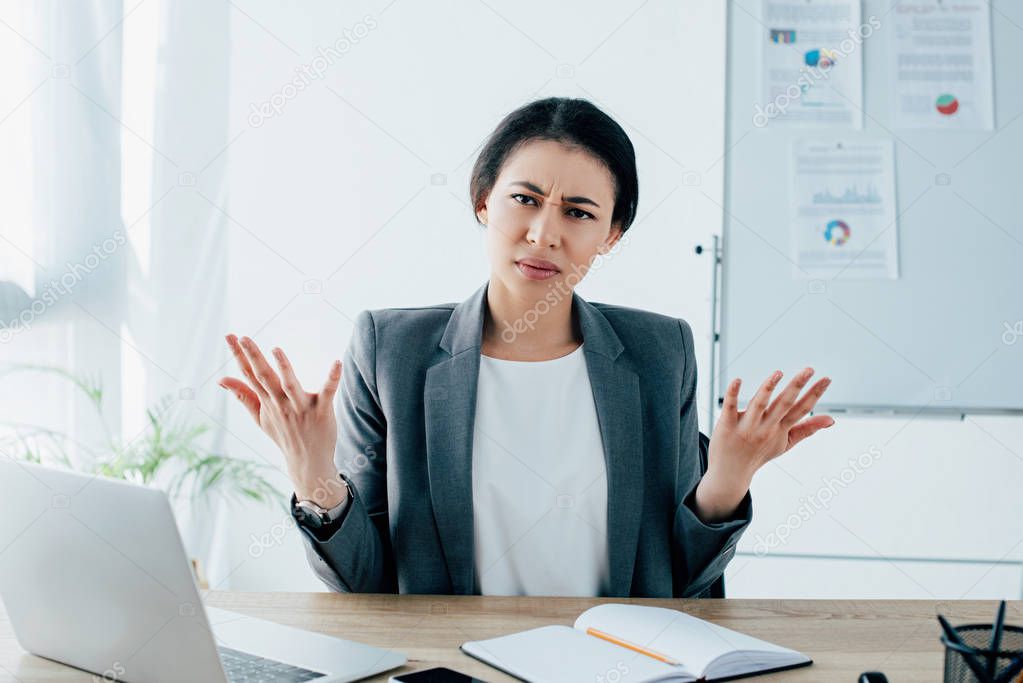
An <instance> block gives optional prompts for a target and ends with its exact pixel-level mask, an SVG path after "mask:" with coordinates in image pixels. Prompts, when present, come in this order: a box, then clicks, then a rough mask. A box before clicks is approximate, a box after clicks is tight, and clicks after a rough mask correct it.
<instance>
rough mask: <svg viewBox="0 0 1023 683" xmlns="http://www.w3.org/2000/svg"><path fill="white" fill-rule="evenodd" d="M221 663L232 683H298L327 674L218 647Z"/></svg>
mask: <svg viewBox="0 0 1023 683" xmlns="http://www.w3.org/2000/svg"><path fill="white" fill-rule="evenodd" d="M217 650H218V651H219V652H220V661H221V662H222V663H223V664H224V671H225V672H226V673H227V680H229V681H231V683H261V682H263V681H265V682H266V683H293V682H294V683H297V682H298V681H312V680H315V679H317V678H323V677H324V676H326V675H327V674H323V673H320V672H319V671H310V670H309V669H303V668H302V667H300V666H292V665H291V664H285V663H284V662H278V661H277V660H276V659H267V658H266V657H260V656H258V655H254V654H250V653H248V652H242V651H240V650H232V649H231V648H229V647H224V646H222V645H220V646H218V647H217Z"/></svg>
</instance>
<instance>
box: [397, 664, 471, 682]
mask: <svg viewBox="0 0 1023 683" xmlns="http://www.w3.org/2000/svg"><path fill="white" fill-rule="evenodd" d="M390 683H487V682H486V681H484V680H483V679H482V678H473V677H472V676H467V675H465V674H463V673H458V672H457V671H452V670H451V669H446V668H444V667H442V666H439V667H437V668H436V669H423V670H422V671H414V672H413V673H410V674H401V675H400V676H391V681H390Z"/></svg>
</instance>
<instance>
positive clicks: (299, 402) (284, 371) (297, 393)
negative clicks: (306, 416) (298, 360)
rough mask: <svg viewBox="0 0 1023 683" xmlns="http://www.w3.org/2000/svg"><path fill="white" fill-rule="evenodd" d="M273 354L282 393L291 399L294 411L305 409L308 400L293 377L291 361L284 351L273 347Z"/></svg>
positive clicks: (296, 379) (293, 371) (300, 385)
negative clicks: (279, 376) (278, 370)
mask: <svg viewBox="0 0 1023 683" xmlns="http://www.w3.org/2000/svg"><path fill="white" fill-rule="evenodd" d="M273 354H274V358H276V359H277V365H278V367H280V369H281V385H282V386H283V387H284V393H285V394H287V395H288V398H290V399H291V402H292V403H293V404H294V405H295V409H296V410H301V409H303V408H305V407H306V405H307V404H308V403H309V399H308V398H307V397H306V392H305V390H304V389H303V388H302V384H301V383H300V382H299V381H298V378H297V377H295V370H294V368H292V366H291V361H289V360H288V357H287V356H285V355H284V350H283V349H281V348H280V347H275V348H274V350H273Z"/></svg>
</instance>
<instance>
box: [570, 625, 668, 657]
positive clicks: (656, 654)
mask: <svg viewBox="0 0 1023 683" xmlns="http://www.w3.org/2000/svg"><path fill="white" fill-rule="evenodd" d="M586 633H587V634H589V635H591V636H596V637H598V638H602V639H603V640H606V641H608V642H609V643H614V644H615V645H621V646H622V647H627V648H629V649H630V650H632V651H633V652H638V653H640V654H641V655H646V656H647V657H653V658H654V659H656V660H657V661H659V662H664V663H665V664H671V665H672V666H682V662H680V661H678V660H676V659H672V658H671V657H669V656H667V655H662V654H661V653H660V652H657V651H656V650H651V649H650V648H646V647H643V646H642V645H636V644H635V643H630V642H629V641H627V640H622V639H621V638H616V637H615V636H613V635H611V634H610V633H604V632H603V631H598V630H597V629H595V628H593V627H590V628H588V629H586Z"/></svg>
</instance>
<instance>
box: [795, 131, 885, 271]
mask: <svg viewBox="0 0 1023 683" xmlns="http://www.w3.org/2000/svg"><path fill="white" fill-rule="evenodd" d="M790 177H792V178H793V181H792V211H793V214H792V248H793V258H792V260H793V264H794V265H793V268H792V273H793V277H794V278H829V279H830V278H835V277H839V276H841V277H842V278H850V279H897V278H898V277H899V268H898V263H899V255H898V225H897V223H896V215H895V175H894V149H893V146H892V142H891V140H890V139H884V140H837V141H836V140H794V141H793V142H792V174H791V176H790Z"/></svg>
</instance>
